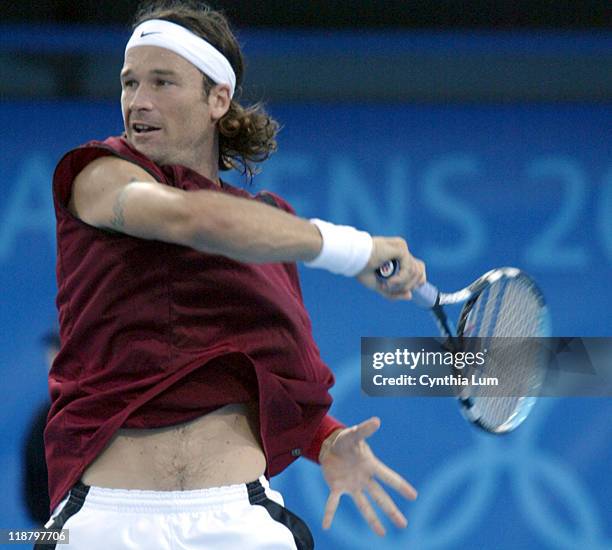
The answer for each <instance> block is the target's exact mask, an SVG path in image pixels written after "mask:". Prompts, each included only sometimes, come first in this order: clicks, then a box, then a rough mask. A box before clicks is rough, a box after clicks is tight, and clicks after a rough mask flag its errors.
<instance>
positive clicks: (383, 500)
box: [368, 479, 408, 528]
mask: <svg viewBox="0 0 612 550" xmlns="http://www.w3.org/2000/svg"><path fill="white" fill-rule="evenodd" d="M368 491H369V493H370V495H371V497H372V499H373V500H374V502H375V503H376V504H378V506H380V508H381V510H382V511H383V512H384V513H385V514H387V516H388V517H389V518H390V519H391V521H392V522H393V523H394V524H395V525H396V526H397V527H401V528H403V527H406V525H408V520H407V519H406V517H405V516H404V514H402V513H401V512H400V510H399V508H398V507H397V506H396V505H395V502H393V500H392V499H391V497H390V496H389V495H388V494H387V492H386V491H385V490H384V489H383V488H382V487H381V486H380V485H379V484H378V483H377V482H376V481H375V480H373V479H372V480H370V482H369V483H368Z"/></svg>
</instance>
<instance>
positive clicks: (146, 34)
mask: <svg viewBox="0 0 612 550" xmlns="http://www.w3.org/2000/svg"><path fill="white" fill-rule="evenodd" d="M150 34H161V31H151V32H144V31H142V33H140V38H143V37H144V36H149V35H150Z"/></svg>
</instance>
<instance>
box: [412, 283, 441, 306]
mask: <svg viewBox="0 0 612 550" xmlns="http://www.w3.org/2000/svg"><path fill="white" fill-rule="evenodd" d="M439 294H440V291H439V290H438V289H437V288H436V287H435V286H433V285H432V284H431V283H424V284H422V285H421V286H418V287H417V288H413V289H412V301H413V302H414V303H415V304H416V305H417V306H419V307H423V308H426V309H431V308H432V307H434V306H435V305H436V304H437V303H438V295H439Z"/></svg>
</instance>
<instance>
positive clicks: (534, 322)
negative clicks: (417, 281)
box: [377, 260, 550, 434]
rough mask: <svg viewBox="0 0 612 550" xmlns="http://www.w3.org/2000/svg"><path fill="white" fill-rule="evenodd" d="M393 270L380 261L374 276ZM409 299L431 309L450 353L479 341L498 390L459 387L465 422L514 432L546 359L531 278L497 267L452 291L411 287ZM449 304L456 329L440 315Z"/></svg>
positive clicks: (543, 314) (540, 306) (395, 266)
mask: <svg viewBox="0 0 612 550" xmlns="http://www.w3.org/2000/svg"><path fill="white" fill-rule="evenodd" d="M399 267H400V266H399V262H398V261H397V260H392V261H388V262H385V264H383V265H382V266H381V267H380V268H379V269H378V270H377V275H378V277H379V278H381V279H388V278H390V277H392V276H393V275H394V274H395V273H397V271H398V270H399ZM412 297H413V301H414V302H415V303H416V304H417V305H419V306H421V307H423V308H426V309H429V310H431V312H432V314H433V316H434V318H435V320H436V322H437V324H438V327H439V329H440V332H441V334H442V336H444V337H446V338H447V341H448V343H449V346H450V348H451V349H452V350H453V351H460V350H461V351H465V350H466V346H469V345H470V344H469V340H464V339H463V337H470V338H472V337H474V338H479V339H485V340H484V341H485V342H486V346H487V348H488V360H487V362H486V366H485V368H486V370H487V374H490V375H492V376H496V377H497V378H498V380H499V386H501V387H499V386H498V387H495V388H490V387H487V386H474V387H472V386H471V385H470V386H463V387H461V389H460V390H459V392H458V395H457V398H458V399H459V403H460V408H461V411H462V413H463V415H464V416H465V418H466V419H467V420H469V421H470V422H472V423H474V424H476V425H477V426H479V427H480V428H482V429H484V430H485V431H487V432H490V433H496V434H502V433H507V432H510V431H512V430H514V429H516V428H517V427H518V426H519V425H520V424H521V423H522V422H523V421H524V420H525V419H526V418H527V416H528V415H529V412H530V411H531V409H532V407H533V405H534V403H535V401H536V399H537V397H536V396H537V394H538V391H539V388H540V387H541V385H542V382H543V379H544V374H545V372H546V365H547V360H548V356H547V354H546V353H545V351H544V349H543V347H542V346H541V345H539V343H538V341H539V340H538V337H545V336H549V334H550V320H549V316H548V310H547V308H546V304H545V301H544V297H543V295H542V293H541V292H540V290H539V289H538V287H537V285H536V284H535V282H534V281H533V279H531V277H529V275H527V274H526V273H524V272H523V271H521V270H519V269H517V268H514V267H502V268H498V269H493V270H491V271H489V272H487V273H485V274H484V275H482V276H481V277H480V278H478V279H477V280H475V281H474V282H473V283H472V284H470V285H469V286H467V287H465V288H463V289H461V290H459V291H457V292H452V293H445V292H440V291H439V290H438V289H437V288H436V287H435V286H433V285H432V284H431V283H429V282H426V283H425V284H424V285H422V286H420V287H417V288H415V289H413V291H412ZM451 304H463V307H462V309H461V313H460V315H459V320H458V323H457V327H456V328H455V327H454V326H453V323H452V322H451V321H450V320H449V318H448V316H447V313H446V311H445V306H448V305H451ZM504 337H511V339H508V338H506V339H505V340H504ZM534 337H535V338H534ZM479 342H480V343H481V344H482V342H483V340H479Z"/></svg>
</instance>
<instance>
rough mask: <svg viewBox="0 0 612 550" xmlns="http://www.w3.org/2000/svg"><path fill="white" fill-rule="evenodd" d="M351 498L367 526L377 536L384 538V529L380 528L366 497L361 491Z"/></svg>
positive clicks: (380, 524)
mask: <svg viewBox="0 0 612 550" xmlns="http://www.w3.org/2000/svg"><path fill="white" fill-rule="evenodd" d="M351 496H352V497H353V500H354V501H355V504H356V505H357V508H358V509H359V511H360V512H361V515H362V516H363V517H364V519H365V520H366V521H367V522H368V525H369V526H370V527H371V528H372V530H373V531H374V532H375V533H376V534H377V535H379V536H381V537H384V536H385V533H386V531H385V528H384V527H383V526H382V523H380V520H379V519H378V516H377V515H376V512H375V511H374V508H372V505H371V504H370V502H369V501H368V499H367V498H366V496H365V495H364V494H363V493H362V492H361V491H360V492H358V493H355V494H351Z"/></svg>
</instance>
